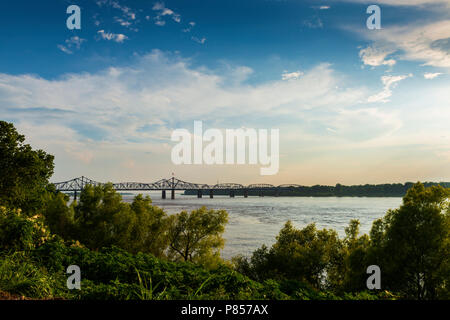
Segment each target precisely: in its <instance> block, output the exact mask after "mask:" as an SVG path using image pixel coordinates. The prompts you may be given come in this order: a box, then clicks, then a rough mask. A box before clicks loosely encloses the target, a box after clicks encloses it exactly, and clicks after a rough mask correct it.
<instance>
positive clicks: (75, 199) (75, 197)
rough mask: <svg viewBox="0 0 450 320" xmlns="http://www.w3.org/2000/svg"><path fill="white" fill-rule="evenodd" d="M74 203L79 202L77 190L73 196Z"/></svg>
mask: <svg viewBox="0 0 450 320" xmlns="http://www.w3.org/2000/svg"><path fill="white" fill-rule="evenodd" d="M73 201H77V190H75V192H74V194H73Z"/></svg>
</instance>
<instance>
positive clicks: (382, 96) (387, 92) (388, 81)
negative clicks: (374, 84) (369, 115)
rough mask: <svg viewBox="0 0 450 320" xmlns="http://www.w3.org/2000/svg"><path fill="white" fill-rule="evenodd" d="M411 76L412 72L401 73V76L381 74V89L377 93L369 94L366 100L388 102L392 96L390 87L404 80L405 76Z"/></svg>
mask: <svg viewBox="0 0 450 320" xmlns="http://www.w3.org/2000/svg"><path fill="white" fill-rule="evenodd" d="M409 77H412V74H408V75H401V76H382V77H381V82H382V83H383V85H384V87H383V91H381V92H380V93H377V94H375V95H373V96H370V97H369V98H368V99H367V101H368V102H388V101H389V99H388V98H389V97H391V96H392V89H393V88H395V87H396V86H397V84H398V82H399V81H401V80H404V79H406V78H409Z"/></svg>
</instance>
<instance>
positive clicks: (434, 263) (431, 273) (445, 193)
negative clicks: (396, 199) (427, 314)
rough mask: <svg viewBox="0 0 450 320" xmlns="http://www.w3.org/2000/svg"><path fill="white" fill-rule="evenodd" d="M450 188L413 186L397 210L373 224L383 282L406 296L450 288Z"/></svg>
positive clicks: (429, 294)
mask: <svg viewBox="0 0 450 320" xmlns="http://www.w3.org/2000/svg"><path fill="white" fill-rule="evenodd" d="M449 195H450V194H449V190H448V189H447V190H446V189H444V188H442V187H440V186H433V187H430V188H425V187H424V186H423V185H422V184H421V183H417V184H415V185H414V186H413V187H412V188H411V189H410V190H408V193H407V194H406V196H405V197H404V198H403V204H402V205H401V206H400V208H399V209H395V210H390V211H389V212H388V213H387V214H386V216H385V217H384V218H383V219H382V220H380V221H378V222H377V223H376V224H374V228H373V230H372V231H371V234H372V236H373V238H374V240H375V242H374V246H373V256H374V258H376V260H377V261H379V263H380V267H381V268H382V270H383V271H384V272H383V275H384V279H385V280H384V284H385V286H386V287H388V288H390V289H391V290H395V291H398V292H401V293H402V294H403V295H404V296H406V297H408V298H417V299H436V298H438V297H439V296H441V295H442V296H443V295H447V296H448V292H449V290H450V272H449V268H450V208H449Z"/></svg>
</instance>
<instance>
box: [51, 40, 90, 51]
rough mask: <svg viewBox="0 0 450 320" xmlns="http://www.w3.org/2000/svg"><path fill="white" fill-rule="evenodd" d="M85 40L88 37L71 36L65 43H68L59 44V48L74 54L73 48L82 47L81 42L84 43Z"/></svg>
mask: <svg viewBox="0 0 450 320" xmlns="http://www.w3.org/2000/svg"><path fill="white" fill-rule="evenodd" d="M85 41H86V39H82V38H80V37H78V36H73V37H71V38H69V39H66V40H65V44H66V45H61V44H58V45H57V47H58V49H60V50H61V51H62V52H65V53H67V54H73V51H72V50H73V49H77V50H79V49H80V47H81V44H82V43H83V42H85ZM71 49H72V50H71Z"/></svg>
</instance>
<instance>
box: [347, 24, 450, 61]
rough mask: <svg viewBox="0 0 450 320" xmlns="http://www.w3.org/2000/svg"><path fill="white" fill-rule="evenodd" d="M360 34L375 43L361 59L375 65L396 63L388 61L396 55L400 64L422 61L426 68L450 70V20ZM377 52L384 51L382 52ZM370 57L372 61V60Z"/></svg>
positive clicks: (366, 50) (392, 27)
mask: <svg viewBox="0 0 450 320" xmlns="http://www.w3.org/2000/svg"><path fill="white" fill-rule="evenodd" d="M358 30H359V31H358V32H359V33H361V34H362V35H363V36H364V37H366V38H368V39H370V40H372V41H373V42H374V44H373V45H372V46H371V47H370V49H369V48H366V49H364V50H365V51H363V53H362V56H361V57H362V58H367V60H368V61H371V63H372V64H379V63H383V62H385V63H386V64H388V65H389V63H393V61H390V60H387V61H386V60H385V58H386V56H387V55H388V54H392V53H394V52H395V53H396V57H397V59H399V60H408V61H419V62H422V63H423V65H426V66H433V67H444V68H450V20H442V21H437V22H432V23H425V24H424V23H419V22H417V23H415V24H410V25H404V26H390V27H389V28H384V29H383V30H380V32H370V30H364V31H361V30H363V29H358ZM352 31H353V29H352ZM377 48H383V49H382V50H381V51H380V50H379V49H377ZM360 54H361V52H360ZM366 54H367V57H366ZM370 57H373V59H369V58H370Z"/></svg>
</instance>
